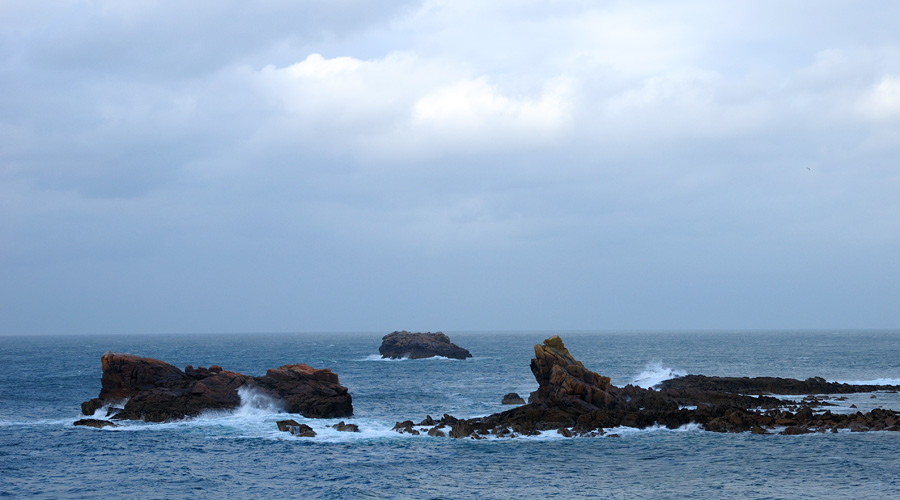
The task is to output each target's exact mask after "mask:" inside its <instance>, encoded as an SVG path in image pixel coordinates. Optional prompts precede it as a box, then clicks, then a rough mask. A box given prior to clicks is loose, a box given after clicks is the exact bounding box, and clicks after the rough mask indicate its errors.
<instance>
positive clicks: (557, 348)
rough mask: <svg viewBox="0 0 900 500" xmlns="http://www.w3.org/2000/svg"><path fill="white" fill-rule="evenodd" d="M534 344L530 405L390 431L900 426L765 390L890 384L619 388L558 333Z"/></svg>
mask: <svg viewBox="0 0 900 500" xmlns="http://www.w3.org/2000/svg"><path fill="white" fill-rule="evenodd" d="M534 350H535V357H534V359H533V360H532V361H531V371H532V373H533V374H534V377H535V379H537V382H538V384H539V385H538V389H537V390H536V391H534V392H533V393H531V396H530V397H529V401H528V404H526V405H523V406H520V407H517V408H513V409H510V410H507V411H504V412H501V413H496V414H493V415H489V416H486V417H480V418H472V419H467V420H463V419H457V418H454V417H452V416H450V415H446V414H445V415H444V416H443V418H441V420H439V421H435V420H434V419H432V418H431V417H427V418H426V419H425V420H424V421H422V422H421V423H419V424H418V425H414V424H413V423H412V421H409V420H407V421H404V422H398V423H397V425H396V426H395V427H394V430H396V431H397V432H401V433H410V434H416V435H418V434H420V433H427V434H428V435H432V436H439V435H444V433H445V431H446V435H449V436H450V437H456V438H461V437H469V438H473V439H480V438H482V437H484V436H486V435H494V436H498V437H511V436H516V435H533V434H536V433H538V432H539V431H545V430H552V429H555V430H557V431H558V432H559V434H561V435H563V436H574V435H601V434H604V428H611V427H619V426H625V427H637V428H645V427H649V426H652V425H660V426H666V427H669V428H677V427H680V426H682V425H685V424H689V423H694V424H699V425H701V426H702V427H703V428H704V429H706V430H708V431H714V432H746V431H750V432H753V433H757V434H768V433H771V432H774V431H779V430H780V432H781V433H783V434H801V433H807V432H825V431H830V432H838V431H839V430H841V429H846V430H850V431H865V430H888V431H900V413H898V412H895V411H891V410H882V409H876V410H872V411H870V412H868V413H861V412H857V413H856V414H832V413H831V412H830V411H825V412H823V413H818V412H816V411H814V410H813V408H814V407H818V406H820V405H821V402H819V401H818V400H817V399H815V398H807V399H805V400H804V401H800V402H798V401H789V400H784V399H778V398H774V397H771V396H768V395H765V394H792V393H793V394H802V393H804V392H807V391H798V389H800V388H805V389H828V390H830V391H833V392H835V393H849V392H864V391H874V390H885V389H887V390H891V389H894V388H893V387H891V386H845V385H843V384H836V385H832V384H829V383H827V382H825V381H824V380H823V379H820V378H813V379H808V380H806V381H799V380H793V379H773V378H757V379H728V378H725V379H723V378H717V377H700V376H689V377H684V378H683V379H675V380H674V381H670V382H671V383H667V384H663V385H662V387H661V389H660V390H658V391H657V390H652V389H642V388H640V387H635V386H632V385H627V386H625V387H621V388H620V387H615V386H613V385H611V384H610V379H609V378H608V377H604V376H601V375H598V374H597V373H594V372H592V371H590V370H588V369H586V368H585V367H584V365H582V363H581V362H579V361H577V360H575V359H574V358H573V357H572V356H571V354H569V351H568V350H567V349H566V348H565V346H564V345H563V342H562V340H561V339H560V338H559V337H557V336H553V337H551V338H549V339H547V340H545V341H544V343H543V344H542V345H535V347H534ZM837 386H840V387H837ZM748 389H750V390H748ZM732 391H734V392H732ZM783 391H787V392H783ZM814 392H820V391H818V390H816V391H814ZM748 393H755V394H758V395H756V396H751V395H748ZM788 408H792V409H793V411H789V409H788ZM429 427H430V429H429Z"/></svg>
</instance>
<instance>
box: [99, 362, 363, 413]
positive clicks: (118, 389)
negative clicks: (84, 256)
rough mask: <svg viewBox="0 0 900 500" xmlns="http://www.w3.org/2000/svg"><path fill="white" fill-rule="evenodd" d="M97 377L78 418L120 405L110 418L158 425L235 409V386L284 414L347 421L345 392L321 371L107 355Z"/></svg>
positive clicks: (237, 398)
mask: <svg viewBox="0 0 900 500" xmlns="http://www.w3.org/2000/svg"><path fill="white" fill-rule="evenodd" d="M100 362H101V365H102V368H103V375H102V376H101V378H100V383H101V389H100V395H99V396H98V397H96V398H94V399H91V400H89V401H85V402H84V403H82V404H81V410H82V413H83V414H84V415H93V414H94V412H95V411H96V410H97V409H98V408H101V407H103V406H106V405H110V404H111V403H116V402H119V401H126V402H125V404H124V406H122V408H120V409H118V411H117V412H116V413H114V414H113V415H111V416H112V418H113V419H122V420H145V421H148V422H164V421H168V420H177V419H181V418H184V417H190V416H196V415H199V414H200V413H201V412H203V411H205V410H226V409H233V408H236V407H237V406H238V405H240V402H241V401H240V396H239V394H238V388H241V387H248V388H255V389H256V390H258V391H259V392H261V393H262V394H265V395H267V396H269V397H271V398H273V399H274V400H276V401H279V402H281V404H283V405H284V407H285V410H286V411H288V412H290V413H299V414H301V415H303V416H304V417H310V418H336V417H349V416H350V415H352V414H353V405H352V400H351V397H350V393H349V392H348V391H347V388H346V387H343V386H341V385H340V383H339V381H338V376H337V374H335V373H332V372H331V371H330V370H328V369H327V368H325V369H318V370H317V369H314V368H311V367H309V366H307V365H303V364H296V365H284V366H282V367H280V368H273V369H269V370H268V371H267V372H266V374H265V375H263V376H261V377H252V376H248V375H243V374H240V373H235V372H231V371H228V370H223V369H222V368H221V367H220V366H217V365H213V366H210V367H209V368H203V367H200V368H194V367H192V366H190V365H188V366H187V367H186V368H185V369H184V371H181V370H179V369H178V368H176V367H174V366H172V365H170V364H168V363H165V362H163V361H159V360H156V359H151V358H142V357H138V356H134V355H131V354H119V353H111V352H107V353H106V354H104V355H103V356H102V357H101V358H100Z"/></svg>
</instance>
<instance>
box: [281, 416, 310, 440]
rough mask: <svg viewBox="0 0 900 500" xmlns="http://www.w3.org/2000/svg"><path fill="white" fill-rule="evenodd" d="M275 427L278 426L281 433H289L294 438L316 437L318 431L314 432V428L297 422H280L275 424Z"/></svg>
mask: <svg viewBox="0 0 900 500" xmlns="http://www.w3.org/2000/svg"><path fill="white" fill-rule="evenodd" d="M275 425H276V426H278V430H279V431H281V432H288V433H290V434H291V435H293V436H297V437H310V438H311V437H316V431H314V430H313V429H312V427H310V426H308V425H306V424H301V423H300V422H297V421H296V420H279V421H278V422H275Z"/></svg>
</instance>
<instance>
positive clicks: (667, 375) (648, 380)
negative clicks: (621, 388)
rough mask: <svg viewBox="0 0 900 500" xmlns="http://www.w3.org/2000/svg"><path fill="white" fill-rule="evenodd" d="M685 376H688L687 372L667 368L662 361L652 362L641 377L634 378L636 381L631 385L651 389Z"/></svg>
mask: <svg viewBox="0 0 900 500" xmlns="http://www.w3.org/2000/svg"><path fill="white" fill-rule="evenodd" d="M685 375H687V372H685V371H683V370H677V369H674V368H666V367H664V366H663V365H662V362H661V361H651V362H650V363H647V366H645V367H644V371H642V372H641V373H640V375H638V376H637V377H635V378H634V380H633V381H632V382H631V385H635V386H638V387H641V388H643V389H650V388H652V387H655V386H657V385H659V384H661V383H662V382H663V381H665V380H670V379H673V378H677V377H683V376H685Z"/></svg>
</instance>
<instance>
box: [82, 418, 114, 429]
mask: <svg viewBox="0 0 900 500" xmlns="http://www.w3.org/2000/svg"><path fill="white" fill-rule="evenodd" d="M72 425H78V426H85V427H93V428H95V429H102V428H104V427H117V425H116V424H115V423H113V422H110V421H109V420H100V419H96V418H83V419H81V420H76V421H75V423H74V424H72Z"/></svg>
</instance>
